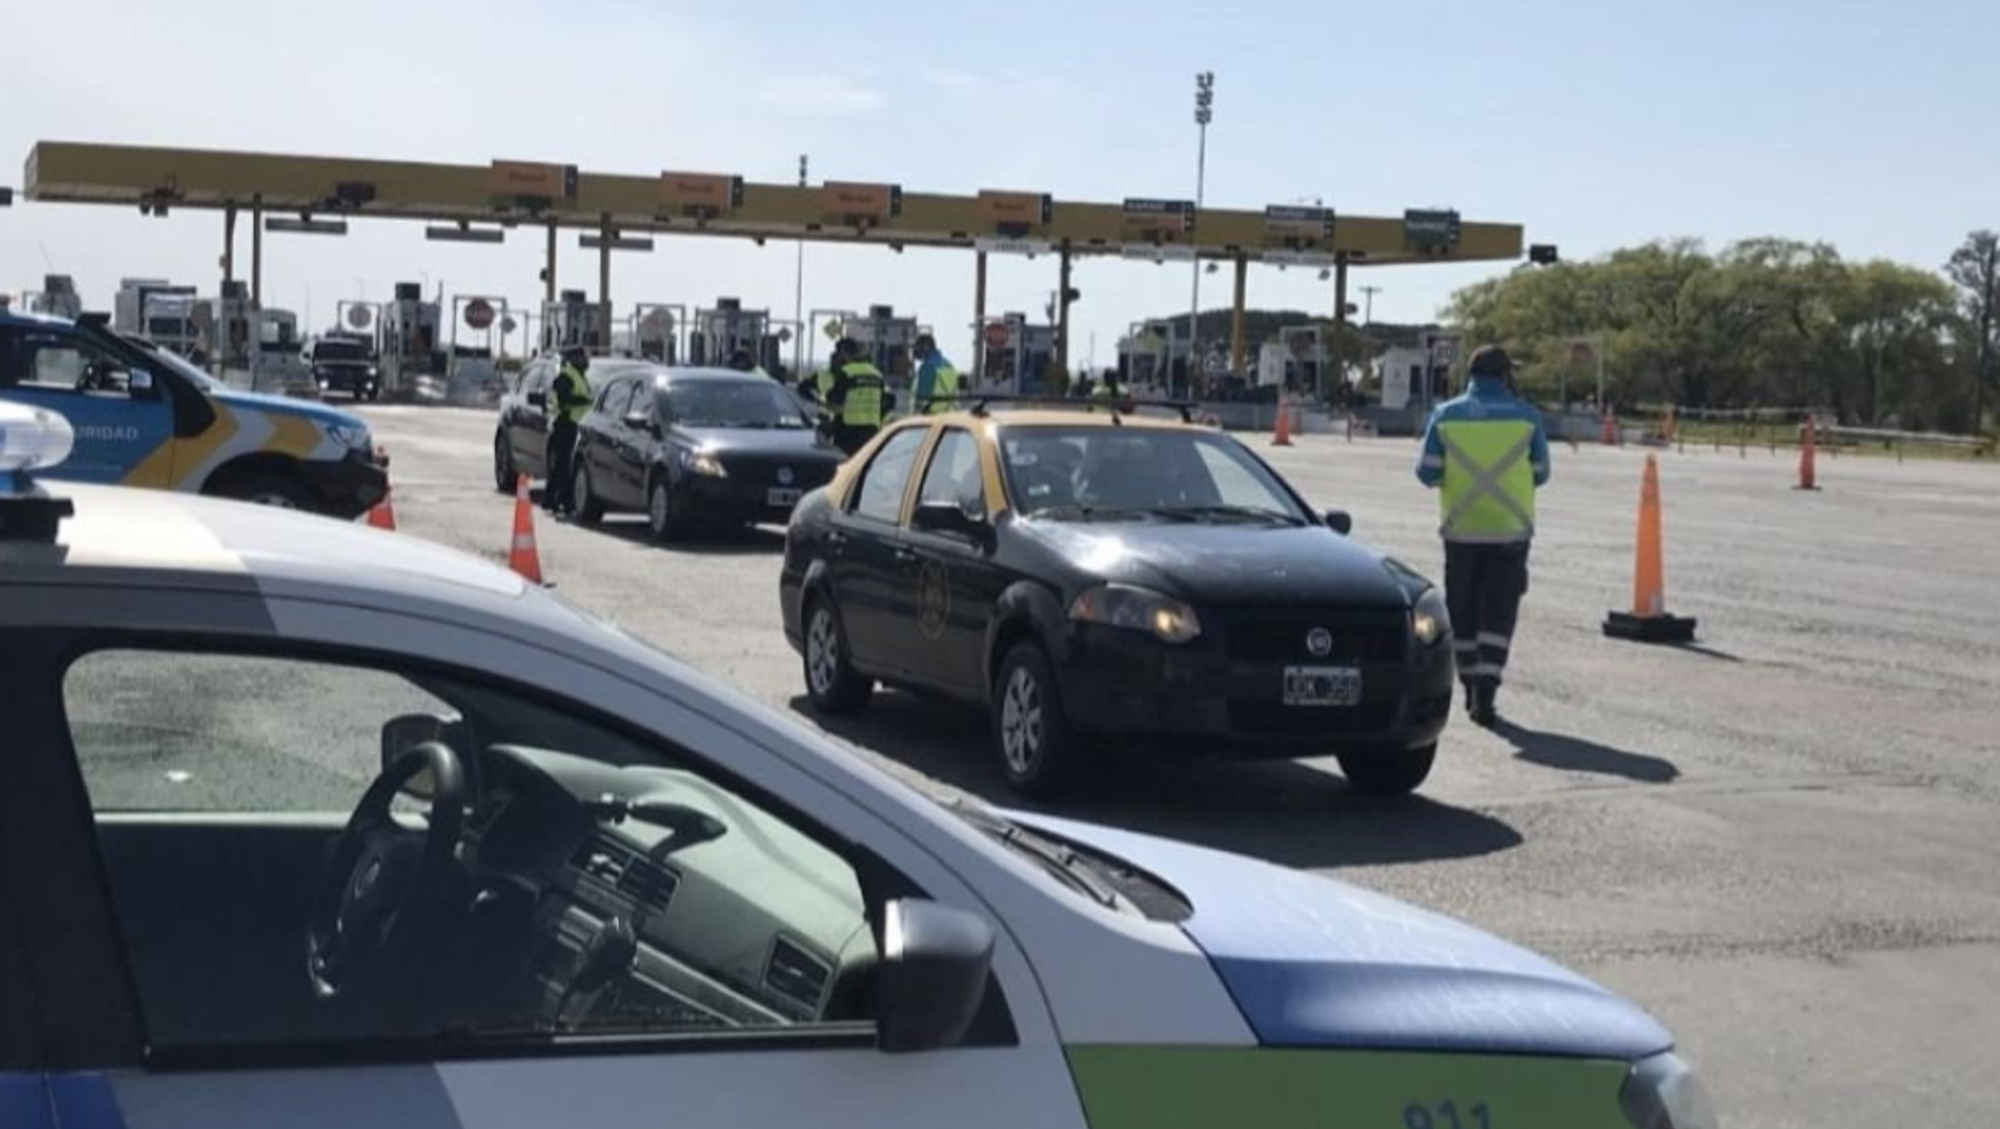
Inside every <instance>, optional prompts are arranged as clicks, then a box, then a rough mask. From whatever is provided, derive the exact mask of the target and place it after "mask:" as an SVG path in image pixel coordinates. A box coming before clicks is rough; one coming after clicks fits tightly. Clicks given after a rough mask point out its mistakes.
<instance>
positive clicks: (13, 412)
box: [0, 403, 76, 475]
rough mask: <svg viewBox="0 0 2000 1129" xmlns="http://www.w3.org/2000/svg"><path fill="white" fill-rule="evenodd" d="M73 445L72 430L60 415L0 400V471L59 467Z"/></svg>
mask: <svg viewBox="0 0 2000 1129" xmlns="http://www.w3.org/2000/svg"><path fill="white" fill-rule="evenodd" d="M74 446H76V432H75V430H73V429H72V428H71V427H70V425H69V420H67V419H65V418H63V417H62V416H61V415H60V414H58V413H56V412H52V411H49V410H48V409H47V408H31V407H29V406H28V405H26V404H9V403H0V474H8V475H11V474H15V473H20V472H26V471H33V470H47V469H48V468H49V467H52V466H60V465H61V464H62V462H63V460H64V459H67V458H69V453H70V449H71V448H72V447H74Z"/></svg>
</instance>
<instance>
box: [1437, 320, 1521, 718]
mask: <svg viewBox="0 0 2000 1129" xmlns="http://www.w3.org/2000/svg"><path fill="white" fill-rule="evenodd" d="M1469 369H1470V373H1471V379H1470V381H1469V382H1468V383H1467V387H1466V390H1465V394H1464V395H1462V396H1460V397H1459V398H1457V399H1456V400H1450V401H1447V402H1445V403H1442V404H1439V405H1438V406H1437V410H1436V411H1434V412H1433V413H1431V419H1430V426H1429V427H1428V428H1427V429H1426V430H1425V432H1424V453H1423V456H1422V458H1421V459H1420V460H1419V461H1418V463H1417V478H1418V479H1419V480H1421V481H1422V482H1423V484H1424V485H1426V486H1429V487H1433V488H1435V489H1436V490H1437V491H1438V508H1439V510H1440V512H1441V513H1442V514H1443V518H1444V520H1443V522H1442V524H1441V525H1440V527H1439V533H1440V534H1441V535H1442V536H1443V538H1444V592H1445V606H1446V610H1447V611H1448V612H1449V613H1450V615H1451V628H1452V635H1453V642H1454V646H1455V648H1456V651H1455V657H1456V658H1457V660H1458V677H1459V680H1460V681H1461V682H1463V683H1464V684H1465V702H1466V709H1467V711H1468V712H1470V713H1471V715H1472V720H1473V721H1474V722H1475V723H1476V724H1479V725H1483V726H1487V727H1489V728H1490V727H1492V726H1493V725H1495V724H1497V723H1498V722H1499V717H1500V715H1499V711H1498V709H1497V707H1496V705H1495V700H1496V699H1497V698H1498V697H1499V694H1500V679H1501V676H1502V675H1503V674H1504V673H1505V672H1506V669H1507V656H1508V652H1509V651H1510V650H1511V649H1512V648H1513V645H1514V625H1515V622H1516V620H1517V619H1518V618H1519V616H1520V610H1521V597H1522V596H1524V595H1526V594H1527V591H1528V547H1529V544H1530V543H1531V542H1532V541H1533V539H1534V536H1535V491H1536V490H1538V489H1540V488H1541V487H1542V486H1543V485H1544V484H1545V483H1547V482H1548V480H1549V441H1548V436H1547V435H1546V433H1544V431H1543V430H1542V417H1541V414H1540V413H1539V412H1537V411H1535V409H1534V408H1533V407H1531V406H1529V405H1528V404H1527V403H1525V402H1523V401H1522V400H1521V399H1520V398H1519V397H1517V396H1516V395H1515V394H1514V362H1513V361H1511V360H1509V359H1508V357H1507V354H1506V353H1505V352H1502V351H1501V350H1500V349H1499V348H1498V347H1497V346H1492V345H1489V346H1486V347H1485V348H1483V349H1480V350H1479V351H1478V352H1476V353H1474V354H1473V355H1472V361H1471V364H1470V366H1469Z"/></svg>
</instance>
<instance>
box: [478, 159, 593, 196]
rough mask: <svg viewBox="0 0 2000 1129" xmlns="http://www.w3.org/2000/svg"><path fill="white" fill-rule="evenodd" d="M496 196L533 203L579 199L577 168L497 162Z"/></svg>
mask: <svg viewBox="0 0 2000 1129" xmlns="http://www.w3.org/2000/svg"><path fill="white" fill-rule="evenodd" d="M492 169H493V173H492V175H493V194H494V195H496V196H509V197H514V198H517V199H529V200H574V199H576V166H575V165H550V164H542V163H539V162H536V161H494V162H493V166H492Z"/></svg>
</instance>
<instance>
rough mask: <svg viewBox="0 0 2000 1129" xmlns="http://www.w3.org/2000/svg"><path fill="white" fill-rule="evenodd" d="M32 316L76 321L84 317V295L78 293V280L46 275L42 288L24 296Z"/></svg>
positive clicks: (61, 275)
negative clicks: (46, 315)
mask: <svg viewBox="0 0 2000 1129" xmlns="http://www.w3.org/2000/svg"><path fill="white" fill-rule="evenodd" d="M22 297H23V298H24V299H25V300H26V302H27V306H28V312H29V313H31V314H51V315H53V316H55V317H59V318H69V319H70V320H72V321H74V320H75V319H77V318H80V317H82V316H83V295H81V294H78V293H77V292H76V280H75V279H73V278H71V277H70V276H69V275H66V274H45V275H43V276H42V288H41V289H40V290H30V291H28V292H27V293H26V294H24V295H22Z"/></svg>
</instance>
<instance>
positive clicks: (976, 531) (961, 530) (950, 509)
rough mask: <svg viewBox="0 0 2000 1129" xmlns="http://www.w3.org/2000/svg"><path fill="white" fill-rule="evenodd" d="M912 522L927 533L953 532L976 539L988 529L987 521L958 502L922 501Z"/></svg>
mask: <svg viewBox="0 0 2000 1129" xmlns="http://www.w3.org/2000/svg"><path fill="white" fill-rule="evenodd" d="M910 524H911V525H912V526H913V527H915V528H916V529H918V530H921V531H922V532H925V533H951V534H956V535H958V536H960V537H971V538H974V539H975V540H976V539H978V538H979V537H981V536H982V535H983V534H984V532H985V529H986V523H985V522H983V521H980V520H978V519H976V518H974V517H972V516H971V515H970V514H967V513H966V512H965V510H964V509H963V508H962V507H960V506H959V504H958V503H957V502H923V503H920V504H919V505H918V506H917V512H916V513H914V514H912V515H911V516H910Z"/></svg>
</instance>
